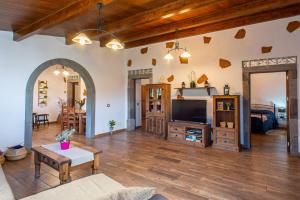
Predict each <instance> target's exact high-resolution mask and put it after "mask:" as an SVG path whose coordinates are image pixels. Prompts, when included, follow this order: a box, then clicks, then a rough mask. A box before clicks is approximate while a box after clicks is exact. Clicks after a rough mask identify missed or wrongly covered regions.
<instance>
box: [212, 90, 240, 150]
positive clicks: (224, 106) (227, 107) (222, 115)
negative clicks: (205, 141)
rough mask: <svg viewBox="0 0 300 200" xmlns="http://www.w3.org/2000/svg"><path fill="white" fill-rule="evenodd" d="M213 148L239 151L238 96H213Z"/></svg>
mask: <svg viewBox="0 0 300 200" xmlns="http://www.w3.org/2000/svg"><path fill="white" fill-rule="evenodd" d="M213 135H214V141H213V147H215V148H219V149H224V150H231V151H240V96H238V95H234V96H213Z"/></svg>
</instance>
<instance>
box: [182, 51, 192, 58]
mask: <svg viewBox="0 0 300 200" xmlns="http://www.w3.org/2000/svg"><path fill="white" fill-rule="evenodd" d="M180 57H182V58H189V57H191V54H190V53H189V52H187V51H184V52H183V53H182V54H181V55H180Z"/></svg>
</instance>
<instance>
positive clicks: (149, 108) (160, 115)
mask: <svg viewBox="0 0 300 200" xmlns="http://www.w3.org/2000/svg"><path fill="white" fill-rule="evenodd" d="M146 94H147V95H146V131H147V132H148V133H152V134H154V135H157V136H159V137H163V138H166V137H167V123H168V121H169V120H170V115H171V86H170V84H148V85H146Z"/></svg>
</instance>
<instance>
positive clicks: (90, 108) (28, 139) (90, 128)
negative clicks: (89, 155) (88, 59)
mask: <svg viewBox="0 0 300 200" xmlns="http://www.w3.org/2000/svg"><path fill="white" fill-rule="evenodd" d="M56 64H59V65H63V66H68V67H69V68H71V69H73V70H74V71H76V72H77V73H78V74H79V75H80V76H81V78H82V79H83V80H84V82H85V85H86V89H87V105H86V114H87V117H86V137H87V138H93V137H94V135H95V95H96V91H95V85H94V82H93V79H92V77H91V76H90V74H89V72H88V71H87V70H86V69H85V68H84V67H82V66H81V65H80V64H78V63H77V62H75V61H72V60H69V59H64V58H57V59H52V60H48V61H46V62H44V63H43V64H41V65H39V66H38V67H37V68H36V69H35V70H34V71H33V72H32V74H31V75H30V77H29V79H28V81H27V85H26V99H25V147H26V148H27V149H31V147H32V109H33V89H34V84H35V82H36V80H37V78H38V76H39V75H40V74H41V73H42V72H43V71H44V70H45V69H47V68H48V67H51V66H53V65H56Z"/></svg>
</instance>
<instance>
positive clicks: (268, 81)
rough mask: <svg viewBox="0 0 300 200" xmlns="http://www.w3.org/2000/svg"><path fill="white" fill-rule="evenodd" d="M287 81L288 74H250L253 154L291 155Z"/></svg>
mask: <svg viewBox="0 0 300 200" xmlns="http://www.w3.org/2000/svg"><path fill="white" fill-rule="evenodd" d="M286 80H287V73H286V72H269V73H253V74H251V75H250V84H251V85H250V102H251V110H250V118H251V125H250V126H251V145H252V150H253V151H257V150H258V151H259V152H268V153H276V152H278V153H286V152H287V127H288V124H287V119H286V110H287V109H286V105H287V98H286V94H287V90H286Z"/></svg>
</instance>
